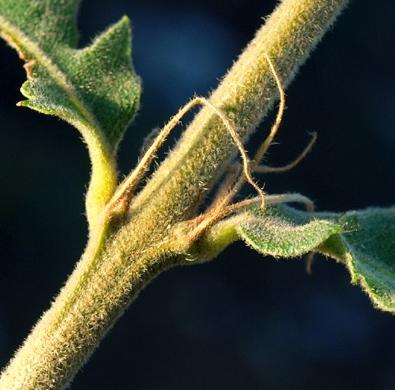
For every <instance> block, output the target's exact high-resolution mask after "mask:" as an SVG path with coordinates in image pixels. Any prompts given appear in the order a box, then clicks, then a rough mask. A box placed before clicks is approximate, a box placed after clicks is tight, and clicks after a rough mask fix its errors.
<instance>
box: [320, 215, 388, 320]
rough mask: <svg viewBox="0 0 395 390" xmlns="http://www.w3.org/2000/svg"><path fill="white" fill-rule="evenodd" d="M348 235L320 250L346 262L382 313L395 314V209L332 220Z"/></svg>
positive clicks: (353, 278) (351, 272)
mask: <svg viewBox="0 0 395 390" xmlns="http://www.w3.org/2000/svg"><path fill="white" fill-rule="evenodd" d="M333 219H335V220H337V222H338V223H340V224H342V225H343V227H344V229H345V231H344V233H343V234H341V235H339V236H334V237H332V238H331V239H330V240H328V241H326V242H325V243H323V245H322V246H321V247H319V248H318V250H319V251H320V252H322V253H324V254H326V255H328V256H331V257H333V258H335V259H337V260H340V261H341V262H343V263H344V264H345V265H346V266H347V268H348V270H349V271H350V274H351V277H352V282H353V283H355V284H360V285H361V286H362V288H363V289H364V291H365V292H366V293H367V294H368V295H369V297H370V298H371V300H372V301H373V303H374V304H375V305H376V306H377V307H378V308H380V309H382V310H385V311H390V312H392V313H395V208H389V209H379V208H370V209H367V210H363V211H350V212H348V213H346V214H344V215H343V216H340V217H337V218H333Z"/></svg>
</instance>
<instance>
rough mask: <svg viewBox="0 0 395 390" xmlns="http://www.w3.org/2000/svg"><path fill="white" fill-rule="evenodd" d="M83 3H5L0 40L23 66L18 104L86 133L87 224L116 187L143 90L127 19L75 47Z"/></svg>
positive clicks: (3, 0)
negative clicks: (120, 153) (123, 145)
mask: <svg viewBox="0 0 395 390" xmlns="http://www.w3.org/2000/svg"><path fill="white" fill-rule="evenodd" d="M79 4H80V0H0V35H1V36H2V37H3V38H4V39H5V40H6V41H7V42H8V43H9V44H10V45H11V46H13V47H14V48H15V49H16V50H17V51H18V52H19V55H20V57H21V58H22V59H23V60H24V61H25V62H26V64H25V69H26V72H27V81H26V82H25V83H24V84H23V85H22V87H21V92H22V94H23V95H24V96H25V97H26V98H27V99H26V100H24V101H22V102H20V103H19V105H20V106H24V107H29V108H31V109H33V110H36V111H39V112H41V113H44V114H48V115H55V116H57V117H59V118H61V119H63V120H65V121H67V122H69V123H70V124H72V125H73V126H75V127H76V128H77V129H78V130H79V131H80V133H81V134H82V136H83V138H84V141H85V142H86V144H87V146H88V150H89V155H90V158H91V163H92V176H91V182H90V185H89V190H88V193H87V198H86V208H87V217H88V220H89V222H90V225H91V226H93V224H94V223H95V221H96V216H97V215H98V214H99V213H100V212H101V210H102V209H103V207H104V206H105V205H106V203H107V202H108V200H109V199H110V198H111V196H112V194H113V192H114V190H115V188H116V185H117V169H116V162H115V154H116V150H117V146H118V144H119V142H120V141H121V139H122V137H123V135H124V133H125V131H126V128H127V126H128V124H129V123H130V121H131V120H132V118H133V116H134V114H135V113H136V111H137V109H138V104H139V99H140V93H141V86H140V79H139V77H138V76H137V75H136V74H135V72H134V69H133V66H132V61H131V28H130V22H129V19H128V18H127V17H123V18H122V19H121V20H120V21H119V22H117V23H116V24H114V25H112V26H110V27H109V28H108V29H107V30H106V31H105V32H103V33H102V34H100V35H99V36H97V37H96V38H95V39H94V40H93V42H92V43H91V45H90V46H88V47H85V48H82V49H79V48H78V31H77V22H76V19H77V13H78V9H79Z"/></svg>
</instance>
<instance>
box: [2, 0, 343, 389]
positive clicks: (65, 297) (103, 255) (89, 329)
mask: <svg viewBox="0 0 395 390" xmlns="http://www.w3.org/2000/svg"><path fill="white" fill-rule="evenodd" d="M346 3H347V1H346V0H284V1H283V2H282V3H281V4H280V5H279V7H278V8H277V9H276V11H275V12H274V13H273V15H272V16H271V17H270V18H269V19H268V20H267V22H266V24H265V26H263V27H262V28H261V29H260V30H259V31H258V33H257V35H256V37H255V39H254V40H253V41H252V42H251V43H250V45H249V46H248V47H247V49H246V50H245V52H244V53H243V54H242V55H241V57H240V58H239V60H238V61H237V62H236V63H235V64H234V66H233V67H232V69H231V70H230V71H229V73H228V74H227V76H226V77H225V78H224V80H223V81H222V83H221V84H220V86H219V87H218V89H217V90H216V91H215V92H214V93H213V95H212V96H211V98H210V99H211V102H212V103H213V104H214V105H216V106H218V107H219V108H222V109H223V110H224V111H225V112H226V113H227V114H228V115H229V116H230V117H231V118H232V119H233V120H234V121H235V123H236V125H237V129H238V131H239V133H240V135H241V136H242V137H243V138H244V139H245V138H246V137H247V136H248V134H249V133H251V131H253V130H254V129H255V128H256V126H257V125H258V124H259V123H260V121H261V120H262V118H263V116H264V115H265V114H266V113H267V111H268V109H269V108H270V107H271V106H272V104H273V102H274V101H275V99H276V98H277V89H276V85H275V82H274V80H273V77H272V74H271V72H270V70H269V67H268V64H267V62H266V60H265V56H264V55H263V54H264V53H267V54H268V55H269V56H270V58H271V59H272V61H273V62H274V65H275V67H276V69H277V71H278V73H279V75H280V77H281V79H282V81H283V83H284V84H285V85H287V84H289V82H290V81H291V80H292V79H293V77H294V75H295V72H296V71H297V69H298V67H299V66H300V65H301V64H302V63H303V62H304V61H305V59H306V57H307V56H308V55H309V53H310V51H311V50H312V49H313V48H314V46H315V45H316V43H317V42H318V41H319V40H320V38H321V37H322V35H323V34H324V32H325V31H326V30H327V29H328V27H329V26H330V25H331V24H332V22H333V21H334V19H335V18H336V16H337V15H338V14H339V13H340V12H341V10H342V9H343V8H344V6H345V5H346ZM234 153H235V147H234V145H233V143H232V141H231V138H230V137H229V135H228V133H227V132H226V131H225V129H224V127H223V126H222V124H221V122H220V121H218V119H217V118H216V117H215V115H213V114H212V112H211V111H209V110H206V109H202V110H201V112H200V113H199V114H198V115H197V116H196V118H195V120H194V121H193V122H192V124H191V125H190V126H189V128H188V129H187V130H186V132H185V134H184V136H183V138H182V140H181V141H180V142H179V144H178V146H177V148H176V150H175V151H174V152H172V153H171V155H170V156H169V157H168V159H167V160H166V161H165V162H164V163H163V164H162V166H161V167H160V168H159V170H158V171H157V172H156V173H155V175H154V176H153V178H152V179H151V180H150V182H149V183H148V184H147V186H146V187H145V188H144V190H143V191H142V192H141V194H140V195H139V196H138V197H137V198H136V199H135V201H134V202H133V203H132V205H131V209H130V215H129V216H128V218H126V219H125V220H120V221H114V223H112V224H111V226H110V224H109V223H108V222H106V221H104V222H103V226H104V232H102V233H101V234H100V233H96V234H95V235H93V236H92V237H91V239H90V243H89V244H88V248H87V250H86V252H85V254H84V255H83V257H82V259H81V261H80V262H79V263H78V265H77V267H76V269H75V271H74V272H73V274H72V275H71V277H70V278H69V280H68V282H67V284H66V285H65V287H64V288H63V289H62V291H61V293H60V295H59V296H58V297H57V298H56V300H55V301H54V303H53V304H52V307H51V308H50V309H49V310H48V311H47V312H46V313H45V314H44V315H43V317H42V318H41V319H40V320H39V322H38V323H37V325H36V326H35V328H34V329H33V331H32V332H31V334H30V336H29V337H28V338H27V340H26V341H25V343H24V345H23V346H22V347H21V348H20V349H19V351H17V353H16V355H15V357H14V358H13V360H12V361H11V362H10V365H9V366H8V367H7V368H6V369H5V371H4V372H3V374H2V377H1V379H0V388H1V389H2V390H19V389H20V390H22V389H23V390H48V389H63V388H65V387H67V385H68V384H69V383H70V382H71V381H72V379H73V378H74V376H75V374H76V373H77V371H78V370H79V369H80V368H81V366H82V365H83V364H84V363H85V362H86V360H87V359H88V358H89V356H90V355H91V354H92V353H93V351H94V350H95V348H96V347H97V346H98V344H99V342H100V340H101V339H102V338H103V336H104V335H105V334H106V332H107V331H108V330H109V329H110V328H111V327H112V326H113V324H114V323H115V320H116V319H117V318H118V317H120V316H121V315H122V313H123V312H124V310H125V309H126V308H127V306H128V304H129V303H130V302H131V301H132V300H133V299H134V298H135V297H136V296H137V295H138V293H139V292H140V291H141V290H142V288H143V287H144V286H145V285H146V284H147V283H148V282H149V281H151V280H152V279H153V278H154V277H155V276H156V275H157V274H159V273H160V272H162V271H163V270H165V269H168V268H169V267H171V266H173V265H175V264H186V263H187V262H186V260H185V259H186V258H185V254H186V253H187V252H193V249H194V248H190V243H189V242H188V240H187V238H186V236H185V234H183V233H185V232H183V231H182V230H181V231H180V229H177V228H175V226H176V225H177V223H179V222H182V221H185V220H186V219H187V218H188V217H190V216H191V215H192V214H193V212H194V211H195V210H196V207H197V206H198V205H199V203H200V202H201V200H202V199H203V198H204V195H205V194H206V193H207V191H208V190H209V188H210V187H211V186H212V184H213V182H214V181H215V180H216V178H217V177H218V175H219V174H220V173H221V172H222V170H223V169H224V166H225V165H226V162H227V161H228V160H229V158H230V157H231V156H232V155H233V154H234ZM214 233H215V232H214ZM214 233H213V234H214ZM221 234H222V233H221ZM232 237H233V236H232V231H231V230H230V231H228V232H226V233H225V236H224V237H215V239H213V241H215V243H216V245H217V250H213V254H216V253H217V252H218V251H219V250H220V249H221V247H222V246H224V245H225V244H227V243H229V242H231V241H232ZM202 256H204V255H203V254H202Z"/></svg>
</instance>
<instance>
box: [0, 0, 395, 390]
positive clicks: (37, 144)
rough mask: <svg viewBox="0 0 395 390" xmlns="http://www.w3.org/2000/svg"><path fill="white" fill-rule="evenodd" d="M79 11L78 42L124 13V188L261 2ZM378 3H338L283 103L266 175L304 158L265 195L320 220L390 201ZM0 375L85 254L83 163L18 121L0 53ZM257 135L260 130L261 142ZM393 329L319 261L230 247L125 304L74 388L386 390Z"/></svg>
mask: <svg viewBox="0 0 395 390" xmlns="http://www.w3.org/2000/svg"><path fill="white" fill-rule="evenodd" d="M213 3H214V2H213V1H208V0H199V1H181V0H177V1H175V0H173V1H170V0H166V1H154V0H146V1H144V2H143V1H140V2H138V1H134V2H132V1H126V0H123V1H122V0H112V1H111V2H103V3H101V2H97V1H94V0H86V1H85V2H84V4H83V6H82V9H81V18H80V28H81V31H82V41H83V43H86V42H89V40H90V39H91V38H92V37H93V36H94V35H95V33H96V32H98V31H100V30H102V29H103V28H104V27H105V26H106V25H108V24H110V23H112V22H115V21H116V20H117V19H118V18H119V17H120V16H121V15H122V14H124V13H126V14H128V15H129V16H130V17H131V18H132V21H133V25H134V41H133V42H134V55H133V57H134V63H135V67H136V69H137V72H138V73H139V74H140V75H141V76H142V78H143V81H144V93H143V97H142V107H141V110H140V113H139V115H138V117H137V119H136V121H135V123H134V124H133V125H132V127H131V129H130V130H129V132H128V134H127V136H126V138H125V141H124V142H123V144H122V147H121V150H120V159H121V168H122V170H123V172H124V173H126V172H127V171H128V170H129V169H130V168H131V167H132V166H133V165H134V164H135V161H136V156H137V153H138V150H139V148H140V145H141V143H142V139H143V137H144V135H146V134H147V132H148V131H149V130H150V129H152V128H154V127H156V126H160V125H162V124H163V123H164V122H165V121H166V119H167V118H169V116H170V115H172V114H174V113H175V112H176V111H177V109H178V108H179V107H180V106H181V105H183V104H184V103H185V102H186V101H187V100H188V99H189V98H190V97H191V96H192V95H193V94H194V93H196V94H201V95H207V94H208V92H209V91H210V90H211V89H212V88H215V86H216V85H217V82H218V79H219V78H220V77H221V76H222V75H223V73H224V72H225V71H226V69H227V68H228V67H229V66H230V65H231V64H232V61H233V59H234V58H235V57H236V56H237V54H238V53H239V52H240V50H241V49H242V48H243V47H244V45H245V44H246V43H247V42H248V41H249V40H250V39H251V38H252V36H253V34H254V31H255V30H256V29H257V28H258V26H259V25H260V23H261V17H262V16H264V15H267V14H268V13H270V12H271V10H272V9H273V7H274V5H275V1H269V0H266V1H265V0H263V1H257V0H256V1H242V0H233V1H229V0H228V1H218V2H215V4H213ZM394 11H395V3H394V1H393V0H381V1H375V2H372V1H369V0H358V1H356V0H354V1H353V2H352V4H351V6H350V7H349V9H348V10H347V11H346V12H345V13H344V15H343V16H342V17H341V19H340V20H339V22H338V23H337V24H336V27H335V28H334V29H333V31H331V32H330V33H329V34H328V35H327V36H326V37H325V39H324V41H323V42H322V43H321V44H320V45H319V47H318V49H317V50H316V51H315V52H314V54H313V55H312V57H311V58H310V59H309V61H308V62H307V64H306V65H305V66H304V67H303V68H302V70H301V72H300V74H299V76H298V77H297V79H296V81H295V82H294V83H293V84H292V86H291V87H290V88H289V90H288V101H287V104H288V110H287V113H286V118H285V121H284V125H283V127H282V129H281V135H280V137H279V139H278V140H279V145H278V146H275V147H273V148H272V150H271V153H270V160H269V161H270V163H271V164H277V165H278V164H281V163H285V162H287V161H289V160H290V159H292V158H293V157H294V156H295V155H296V154H297V153H298V152H299V151H300V150H301V149H302V148H303V146H304V145H305V144H306V142H307V140H308V136H307V132H309V131H313V130H315V131H318V133H319V141H318V144H317V145H316V146H315V148H314V150H313V152H312V153H311V154H310V155H309V157H308V158H307V159H306V161H305V162H304V163H303V164H302V165H300V166H299V167H298V168H296V169H295V170H294V171H292V172H290V173H287V174H284V175H280V176H269V177H266V178H265V179H264V181H265V183H266V189H267V190H268V191H269V192H272V193H276V192H285V191H298V192H301V193H303V194H306V195H308V196H310V197H311V198H312V199H314V200H315V201H316V204H317V206H318V208H319V209H321V210H323V209H325V210H334V211H343V210H348V209H355V208H363V207H367V206H369V205H376V206H390V205H391V204H394V199H395V185H394V182H395V177H394V172H393V166H394V152H395V124H394V123H395V46H394V43H395V40H394V33H393V18H394ZM0 58H1V59H0V100H1V101H0V119H1V138H0V139H1V141H0V183H1V184H0V185H1V203H0V254H1V268H0V363H1V365H4V364H5V363H6V361H7V360H8V359H9V357H10V355H11V353H12V351H14V350H15V348H16V347H17V346H18V345H19V344H20V343H21V341H22V340H23V338H24V337H25V336H26V334H27V333H28V331H29V329H30V328H31V326H32V324H33V323H34V322H35V321H36V320H37V318H38V316H39V315H40V314H41V312H42V311H43V310H44V309H46V308H47V307H48V304H49V301H50V298H51V297H53V296H54V295H55V294H56V292H57V291H58V290H59V287H60V286H61V284H62V283H63V282H64V280H65V279H66V276H67V275H68V274H69V273H70V272H71V270H72V269H73V267H74V264H75V261H76V260H77V259H78V258H79V255H80V253H81V251H82V250H83V248H84V244H85V237H86V234H87V231H86V230H87V227H86V223H85V219H84V215H83V203H84V202H83V194H84V192H85V189H86V183H87V181H88V177H89V161H88V157H87V153H86V151H85V148H84V145H83V144H82V142H80V140H79V137H78V135H77V133H76V131H75V130H73V129H72V128H71V127H70V126H68V125H66V124H64V123H62V122H61V121H59V120H57V119H54V118H49V117H45V116H42V115H39V114H37V113H34V112H31V111H28V110H25V109H17V108H16V107H15V103H16V102H17V101H18V100H20V99H21V95H20V93H19V91H18V90H19V86H20V84H21V83H22V82H23V80H24V78H25V75H24V71H23V69H22V66H21V65H22V64H21V62H20V61H19V60H18V58H17V56H16V54H15V53H14V52H13V51H12V50H11V49H9V48H8V47H7V46H6V45H5V44H4V43H1V46H0ZM269 123H270V122H265V124H264V125H263V126H262V127H261V132H260V134H261V135H262V134H263V133H262V132H263V129H267V128H268V126H269ZM394 329H395V319H394V317H393V316H391V315H390V314H387V313H381V312H379V311H377V310H375V309H374V308H373V307H372V305H371V303H370V302H369V300H368V298H367V297H366V296H365V295H364V294H363V293H362V292H361V291H360V289H359V287H353V286H351V285H350V277H349V275H348V273H347V272H346V271H345V269H344V268H343V267H342V266H341V265H338V264H335V263H334V262H332V261H327V260H324V259H323V258H318V259H317V261H316V263H315V266H314V272H313V275H312V276H308V275H307V274H306V272H305V268H304V263H303V261H297V260H295V261H274V260H273V259H270V258H262V257H261V256H260V255H258V254H256V253H254V252H253V251H251V250H250V249H248V248H246V247H245V246H244V245H242V244H237V245H234V246H232V247H231V248H229V249H228V250H226V251H225V252H224V253H223V254H222V255H221V257H220V258H219V259H217V260H216V261H214V262H212V263H210V264H207V265H202V266H196V267H188V268H178V269H175V270H172V271H169V272H167V273H165V274H163V275H161V276H160V277H159V278H158V279H157V280H156V281H155V282H154V283H152V285H150V286H149V287H148V288H147V289H146V290H145V291H144V292H143V293H142V294H141V296H140V297H139V299H138V300H137V301H136V302H135V303H134V304H133V305H132V307H131V308H130V309H129V310H128V312H127V313H126V315H125V316H124V317H123V318H122V319H121V320H120V321H119V323H118V324H117V325H116V326H115V328H114V329H113V331H112V332H111V334H110V335H109V337H107V338H106V339H105V340H104V342H103V343H102V345H101V347H100V349H99V350H98V351H97V352H96V354H95V355H94V357H93V358H92V359H91V360H90V362H89V363H88V364H87V366H86V367H85V368H84V369H83V372H82V373H80V374H79V375H78V376H77V378H76V380H75V383H74V385H73V389H107V388H111V389H138V390H168V389H172V390H177V389H191V390H195V389H196V390H197V389H217V388H220V389H222V388H223V389H252V390H255V389H268V390H291V389H292V390H299V389H316V388H317V389H320V390H325V389H334V388H335V389H338V390H342V389H344V390H345V389H347V390H349V389H359V390H363V389H375V390H381V389H382V390H387V389H394V388H395V337H394Z"/></svg>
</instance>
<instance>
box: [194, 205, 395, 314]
mask: <svg viewBox="0 0 395 390" xmlns="http://www.w3.org/2000/svg"><path fill="white" fill-rule="evenodd" d="M237 239H242V240H244V241H245V242H246V243H247V244H248V245H249V246H250V247H252V248H253V249H255V250H257V251H258V252H260V253H262V254H263V255H270V256H274V257H276V258H291V257H298V256H301V255H304V254H306V253H307V252H310V251H313V252H320V253H322V254H324V255H326V256H329V257H332V258H333V259H335V260H337V261H340V262H341V263H343V264H344V265H345V266H346V267H347V269H348V270H349V272H350V274H351V280H352V283H354V284H359V285H360V286H361V287H362V288H363V290H364V291H365V292H366V293H367V294H368V296H369V297H370V299H371V300H372V301H373V303H374V304H375V306H376V307H378V308H380V309H382V310H385V311H389V312H392V313H395V208H389V209H379V208H371V209H367V210H362V211H350V212H347V213H342V214H335V213H314V214H312V213H307V212H304V211H300V210H296V209H293V208H291V207H288V206H285V205H277V206H270V207H267V208H266V209H265V210H264V211H262V210H261V209H260V208H259V207H252V208H250V209H249V210H247V211H244V212H242V213H240V214H238V215H235V216H233V217H231V218H229V219H227V220H224V221H221V222H219V223H218V224H217V225H215V226H213V227H212V228H211V229H210V230H209V231H208V232H207V233H206V235H205V237H204V238H203V239H202V240H201V241H200V243H199V245H200V247H199V251H200V253H202V254H203V258H205V259H209V258H212V257H214V256H216V255H217V254H218V253H220V252H221V251H222V250H223V249H224V248H225V247H227V246H228V245H229V244H230V243H232V242H234V241H236V240H237Z"/></svg>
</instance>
